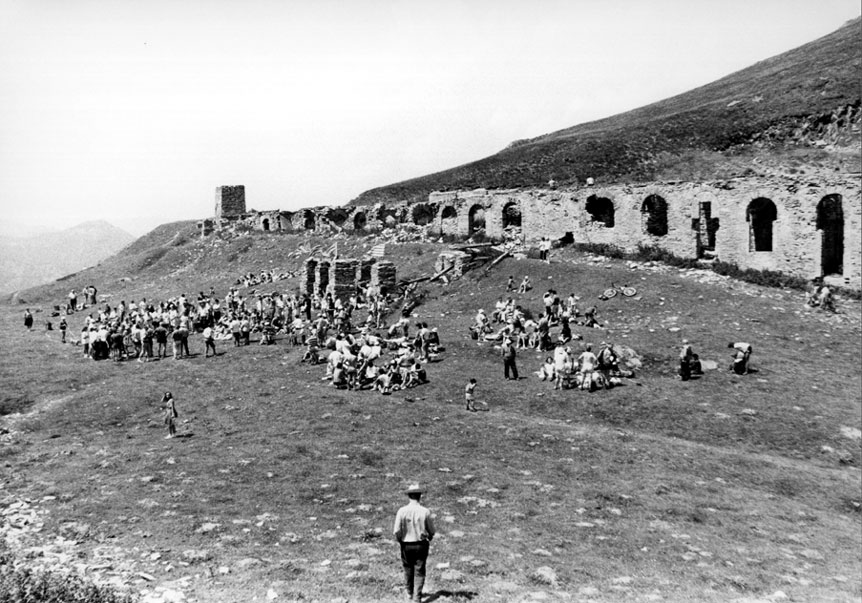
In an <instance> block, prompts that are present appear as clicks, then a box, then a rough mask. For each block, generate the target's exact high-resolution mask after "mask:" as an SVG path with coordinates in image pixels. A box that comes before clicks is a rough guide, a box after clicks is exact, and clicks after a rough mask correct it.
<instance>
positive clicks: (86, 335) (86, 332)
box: [81, 325, 90, 358]
mask: <svg viewBox="0 0 862 603" xmlns="http://www.w3.org/2000/svg"><path fill="white" fill-rule="evenodd" d="M81 345H82V346H84V358H86V357H87V356H89V355H90V329H89V328H88V327H87V326H86V325H84V328H82V329H81Z"/></svg>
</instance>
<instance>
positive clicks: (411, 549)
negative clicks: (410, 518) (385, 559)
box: [401, 542, 429, 599]
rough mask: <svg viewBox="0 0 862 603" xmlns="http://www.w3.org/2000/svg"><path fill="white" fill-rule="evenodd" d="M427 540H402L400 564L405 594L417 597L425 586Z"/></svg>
mask: <svg viewBox="0 0 862 603" xmlns="http://www.w3.org/2000/svg"><path fill="white" fill-rule="evenodd" d="M428 548H429V545H428V542H402V543H401V565H402V566H403V567H404V582H405V584H406V587H407V594H408V595H410V596H412V597H413V598H414V599H417V598H418V597H419V595H421V594H422V587H424V586H425V561H426V560H427V559H428Z"/></svg>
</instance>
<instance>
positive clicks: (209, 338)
mask: <svg viewBox="0 0 862 603" xmlns="http://www.w3.org/2000/svg"><path fill="white" fill-rule="evenodd" d="M204 346H205V347H204V358H208V357H209V352H210V350H212V351H213V358H215V356H216V347H215V333H214V332H213V328H212V327H211V326H209V325H207V327H206V328H205V329H204Z"/></svg>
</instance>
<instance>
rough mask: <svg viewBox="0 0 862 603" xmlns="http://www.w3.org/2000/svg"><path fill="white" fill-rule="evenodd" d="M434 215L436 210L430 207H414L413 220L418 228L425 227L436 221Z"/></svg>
mask: <svg viewBox="0 0 862 603" xmlns="http://www.w3.org/2000/svg"><path fill="white" fill-rule="evenodd" d="M434 213H435V212H434V208H432V207H429V206H428V205H414V206H413V210H412V211H411V218H412V219H413V223H414V224H416V225H417V226H425V225H427V224H430V223H431V222H433V221H434Z"/></svg>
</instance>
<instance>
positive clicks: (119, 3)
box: [0, 0, 862, 235]
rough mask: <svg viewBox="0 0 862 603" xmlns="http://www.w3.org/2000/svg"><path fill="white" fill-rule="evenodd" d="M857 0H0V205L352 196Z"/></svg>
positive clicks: (52, 220)
mask: <svg viewBox="0 0 862 603" xmlns="http://www.w3.org/2000/svg"><path fill="white" fill-rule="evenodd" d="M860 11H862V9H860V4H859V2H858V0H819V1H818V2H813V1H811V0H756V1H752V0H697V1H695V0H649V1H648V2H647V1H643V0H530V1H528V0H522V1H512V0H472V1H467V0H461V1H455V0H434V1H433V2H418V1H406V0H401V1H394V0H350V1H343V0H303V1H298V0H280V1H275V0H273V1H268V0H245V1H240V0H235V1H226V0H146V1H142V0H136V1H131V0H129V1H126V0H110V1H109V0H98V1H97V0H75V1H74V2H69V1H67V0H51V1H47V0H23V1H13V0H0V209H2V212H0V216H2V219H0V221H2V222H3V223H6V224H13V225H19V226H20V227H21V228H25V227H33V226H40V227H48V228H54V229H58V228H67V227H71V226H74V225H76V224H79V223H81V222H85V221H89V220H99V219H101V220H106V221H108V222H110V223H112V224H114V225H116V226H119V227H121V228H123V229H125V230H127V231H129V232H131V233H132V234H134V235H142V234H144V233H146V232H148V231H149V230H151V229H152V228H153V227H155V226H157V225H159V224H162V223H165V222H172V221H176V220H188V219H201V218H205V217H209V216H211V215H213V213H214V206H215V188H216V187H217V186H221V185H235V184H243V185H245V187H246V206H247V207H248V208H249V209H251V208H254V209H259V210H264V209H284V210H295V209H298V208H301V207H310V206H316V205H341V204H344V203H346V202H348V201H350V200H351V199H353V198H355V197H356V196H358V195H359V194H360V193H362V192H363V191H365V190H367V189H369V188H374V187H376V186H383V185H386V184H391V183H393V182H398V181H400V180H406V179H408V178H413V177H417V176H422V175H425V174H429V173H432V172H436V171H440V170H443V169H447V168H450V167H454V166H457V165H461V164H463V163H468V162H470V161H474V160H477V159H480V158H482V157H486V156H488V155H491V154H494V153H496V152H497V151H499V150H501V149H503V148H505V147H506V146H507V145H508V144H509V143H510V142H512V141H513V140H517V139H521V138H530V137H534V136H538V135H541V134H545V133H547V132H552V131H555V130H559V129H562V128H566V127H570V126H573V125H576V124H579V123H583V122H587V121H591V120H594V119H598V118H602V117H607V116H609V115H614V114H616V113H620V112H622V111H626V110H629V109H633V108H636V107H639V106H642V105H645V104H648V103H651V102H655V101H658V100H661V99H664V98H668V97H670V96H673V95H675V94H679V93H682V92H685V91H687V90H690V89H692V88H695V87H697V86H700V85H703V84H706V83H709V82H711V81H714V80H716V79H718V78H720V77H723V76H725V75H727V74H729V73H732V72H734V71H737V70H739V69H742V68H745V67H747V66H749V65H752V64H753V63H755V62H757V61H760V60H763V59H766V58H768V57H771V56H774V55H776V54H780V53H782V52H784V51H787V50H790V49H791V48H795V47H797V46H800V45H802V44H804V43H807V42H810V41H812V40H814V39H816V38H819V37H821V36H823V35H826V34H828V33H830V32H832V31H834V30H836V29H838V28H839V27H840V26H841V25H843V24H844V23H845V22H846V21H848V20H850V19H852V18H855V17H857V16H859V15H860Z"/></svg>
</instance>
